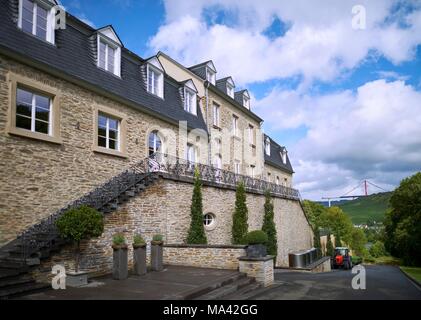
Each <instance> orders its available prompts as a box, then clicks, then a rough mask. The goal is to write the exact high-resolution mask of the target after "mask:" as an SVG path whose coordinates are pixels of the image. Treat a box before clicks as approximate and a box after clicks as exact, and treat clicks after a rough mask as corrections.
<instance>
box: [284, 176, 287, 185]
mask: <svg viewBox="0 0 421 320" xmlns="http://www.w3.org/2000/svg"><path fill="white" fill-rule="evenodd" d="M287 186H288V179H287V178H284V187H287Z"/></svg>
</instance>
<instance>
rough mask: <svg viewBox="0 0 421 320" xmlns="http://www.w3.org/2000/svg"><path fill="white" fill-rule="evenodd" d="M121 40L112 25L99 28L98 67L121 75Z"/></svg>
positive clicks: (118, 75)
mask: <svg viewBox="0 0 421 320" xmlns="http://www.w3.org/2000/svg"><path fill="white" fill-rule="evenodd" d="M121 46H122V44H121V42H120V40H119V39H118V37H117V35H116V33H115V32H114V30H113V28H112V27H105V28H102V29H100V30H98V67H99V68H101V69H103V70H105V71H108V72H111V73H112V74H114V75H116V76H117V77H120V75H121Z"/></svg>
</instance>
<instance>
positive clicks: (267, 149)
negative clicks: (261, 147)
mask: <svg viewBox="0 0 421 320" xmlns="http://www.w3.org/2000/svg"><path fill="white" fill-rule="evenodd" d="M265 153H266V154H267V155H268V156H270V140H269V138H267V139H266V141H265Z"/></svg>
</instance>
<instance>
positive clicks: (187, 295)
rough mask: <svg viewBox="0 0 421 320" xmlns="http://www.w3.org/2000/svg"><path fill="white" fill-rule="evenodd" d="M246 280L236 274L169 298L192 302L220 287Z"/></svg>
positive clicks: (242, 274) (243, 275)
mask: <svg viewBox="0 0 421 320" xmlns="http://www.w3.org/2000/svg"><path fill="white" fill-rule="evenodd" d="M244 278H246V274H244V273H240V272H236V273H234V274H231V275H229V276H226V277H224V278H222V279H218V280H217V281H210V282H207V283H204V284H203V285H201V286H200V287H198V288H194V289H192V290H189V291H187V292H183V293H182V294H181V295H176V296H174V297H171V298H170V299H172V300H194V299H196V298H198V297H200V296H203V295H205V294H208V293H209V292H211V291H213V290H216V289H218V288H220V287H223V286H225V285H228V284H230V283H233V282H235V281H238V280H241V279H244Z"/></svg>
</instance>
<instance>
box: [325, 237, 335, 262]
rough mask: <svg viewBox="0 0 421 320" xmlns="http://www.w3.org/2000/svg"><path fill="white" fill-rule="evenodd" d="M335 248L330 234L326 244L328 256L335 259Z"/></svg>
mask: <svg viewBox="0 0 421 320" xmlns="http://www.w3.org/2000/svg"><path fill="white" fill-rule="evenodd" d="M334 251H335V248H334V247H333V243H332V239H331V236H330V233H328V235H327V242H326V256H328V257H333V253H334Z"/></svg>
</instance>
